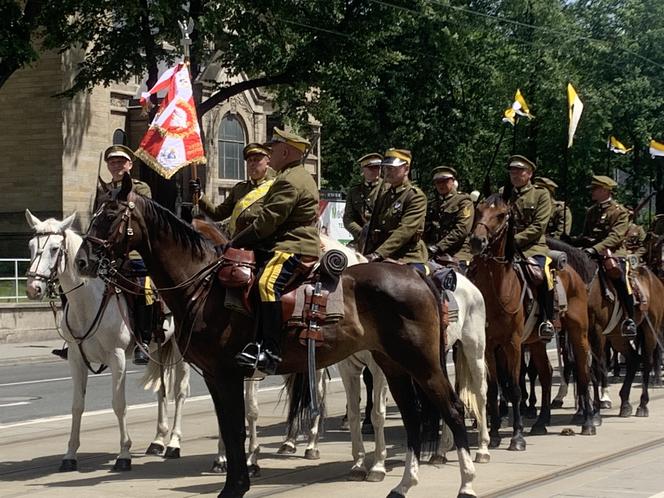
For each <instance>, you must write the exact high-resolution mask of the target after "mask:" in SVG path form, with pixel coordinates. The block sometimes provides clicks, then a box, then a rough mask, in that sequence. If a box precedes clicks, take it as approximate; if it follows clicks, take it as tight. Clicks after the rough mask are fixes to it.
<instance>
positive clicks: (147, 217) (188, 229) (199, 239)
mask: <svg viewBox="0 0 664 498" xmlns="http://www.w3.org/2000/svg"><path fill="white" fill-rule="evenodd" d="M134 195H135V196H136V198H137V199H140V200H141V201H142V204H143V206H144V208H143V219H144V221H145V224H146V226H147V227H148V230H149V229H152V228H156V229H158V230H161V231H167V232H169V233H171V234H172V235H173V238H174V239H175V241H176V242H178V243H179V244H181V245H183V246H185V247H186V248H190V249H193V250H194V251H196V252H198V254H199V255H200V256H201V257H202V256H203V255H205V252H206V251H214V247H213V245H212V242H210V241H209V240H208V239H206V238H205V237H203V236H202V235H201V234H200V233H198V232H197V231H196V230H194V227H192V226H191V225H190V224H189V223H187V222H186V221H183V220H181V219H180V218H178V217H177V216H175V215H174V214H173V213H172V212H171V211H170V210H168V209H166V208H165V207H163V206H162V205H160V204H158V203H157V202H156V201H153V200H152V199H149V198H147V197H144V196H142V195H138V194H136V193H134Z"/></svg>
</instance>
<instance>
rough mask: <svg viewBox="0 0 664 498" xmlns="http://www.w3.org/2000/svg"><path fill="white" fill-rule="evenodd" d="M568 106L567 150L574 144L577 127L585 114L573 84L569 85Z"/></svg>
mask: <svg viewBox="0 0 664 498" xmlns="http://www.w3.org/2000/svg"><path fill="white" fill-rule="evenodd" d="M567 105H568V107H569V128H568V130H567V148H568V149H569V148H570V147H571V146H572V143H574V134H575V133H576V127H577V126H578V124H579V119H581V113H583V102H581V99H580V98H579V95H578V94H577V93H576V90H575V89H574V87H573V86H572V84H571V83H568V84H567Z"/></svg>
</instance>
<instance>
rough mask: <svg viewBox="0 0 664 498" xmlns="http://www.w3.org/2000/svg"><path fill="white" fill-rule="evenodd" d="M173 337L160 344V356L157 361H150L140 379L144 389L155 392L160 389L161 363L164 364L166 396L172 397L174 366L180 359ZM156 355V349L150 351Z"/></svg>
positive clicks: (174, 377)
mask: <svg viewBox="0 0 664 498" xmlns="http://www.w3.org/2000/svg"><path fill="white" fill-rule="evenodd" d="M174 343H175V341H174V339H170V340H168V341H166V342H164V344H162V346H161V356H160V357H159V358H156V360H157V361H150V362H149V363H148V365H147V367H146V368H145V373H144V374H143V377H142V379H141V380H140V383H141V385H142V386H143V389H145V390H146V391H152V392H157V391H159V389H161V367H160V364H161V365H164V384H165V388H166V397H167V398H169V399H173V397H174V393H175V383H176V375H175V368H176V367H177V363H178V362H179V361H182V355H181V354H180V350H179V349H178V348H177V346H176V345H175V344H174ZM151 354H154V355H155V356H158V355H156V351H154V352H151Z"/></svg>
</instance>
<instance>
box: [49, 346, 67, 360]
mask: <svg viewBox="0 0 664 498" xmlns="http://www.w3.org/2000/svg"><path fill="white" fill-rule="evenodd" d="M51 354H54V355H55V356H57V357H58V358H62V359H63V360H66V359H67V358H68V356H69V348H67V346H65V347H64V348H62V349H53V350H52V351H51Z"/></svg>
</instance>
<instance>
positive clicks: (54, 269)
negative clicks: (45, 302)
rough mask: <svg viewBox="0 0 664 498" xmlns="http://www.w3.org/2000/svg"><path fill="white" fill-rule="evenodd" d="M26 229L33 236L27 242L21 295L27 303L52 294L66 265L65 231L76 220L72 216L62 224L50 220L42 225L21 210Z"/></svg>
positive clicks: (26, 211) (39, 221) (74, 215)
mask: <svg viewBox="0 0 664 498" xmlns="http://www.w3.org/2000/svg"><path fill="white" fill-rule="evenodd" d="M25 218H26V219H27V221H28V225H30V227H31V228H32V229H33V230H34V232H35V235H34V237H32V238H31V239H30V242H29V243H28V246H29V247H30V266H29V267H28V271H27V273H26V276H27V277H28V279H27V282H26V288H25V293H26V295H27V296H28V299H31V300H37V299H44V297H47V296H48V297H53V296H54V295H55V294H56V286H57V280H58V276H59V275H60V274H62V272H64V271H65V266H66V264H67V250H66V230H67V229H69V228H70V227H71V225H72V223H73V222H74V219H76V213H73V214H72V215H71V216H68V217H67V218H65V219H64V220H62V221H60V220H55V219H53V218H50V219H48V220H45V221H42V220H40V219H39V218H37V217H36V216H35V215H33V214H32V213H31V212H30V210H29V209H26V210H25Z"/></svg>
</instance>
